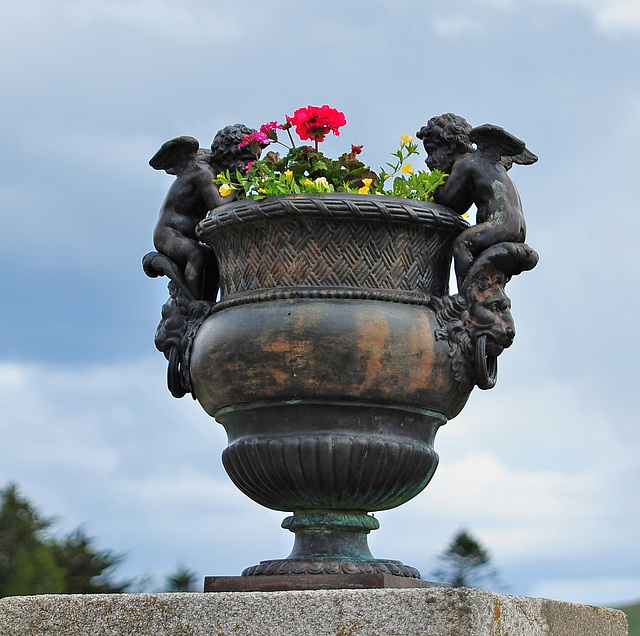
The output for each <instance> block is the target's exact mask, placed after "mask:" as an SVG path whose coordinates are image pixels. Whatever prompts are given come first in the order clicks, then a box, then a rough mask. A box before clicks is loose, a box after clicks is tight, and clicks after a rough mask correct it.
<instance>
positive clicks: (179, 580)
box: [165, 564, 198, 592]
mask: <svg viewBox="0 0 640 636" xmlns="http://www.w3.org/2000/svg"><path fill="white" fill-rule="evenodd" d="M165 588H166V591H167V592H196V591H197V590H198V575H197V574H196V572H194V571H193V570H189V569H188V568H187V567H185V566H184V565H182V564H178V566H177V567H176V571H175V572H174V573H173V574H170V575H169V576H168V577H167V580H166V583H165Z"/></svg>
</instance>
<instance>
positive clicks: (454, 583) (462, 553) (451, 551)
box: [433, 531, 497, 587]
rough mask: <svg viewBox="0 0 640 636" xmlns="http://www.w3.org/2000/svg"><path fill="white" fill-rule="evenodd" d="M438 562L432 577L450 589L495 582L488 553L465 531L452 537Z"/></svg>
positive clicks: (495, 573)
mask: <svg viewBox="0 0 640 636" xmlns="http://www.w3.org/2000/svg"><path fill="white" fill-rule="evenodd" d="M438 561H439V562H440V567H439V568H438V569H437V570H435V571H434V572H433V576H434V577H435V578H436V580H437V581H439V582H440V583H445V584H447V585H451V587H481V584H482V583H483V582H484V581H489V580H493V581H495V580H497V571H496V570H495V569H494V568H493V567H492V566H491V563H490V562H491V557H490V556H489V553H488V552H487V550H486V549H485V548H483V547H482V546H481V545H480V543H478V541H476V540H475V539H474V538H473V537H472V536H471V535H470V534H469V533H468V532H466V531H461V532H458V534H456V535H455V536H454V538H453V540H452V541H451V543H450V545H449V547H448V548H447V549H446V550H445V551H444V552H443V553H442V554H441V555H440V556H438Z"/></svg>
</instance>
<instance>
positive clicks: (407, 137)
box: [400, 135, 413, 148]
mask: <svg viewBox="0 0 640 636" xmlns="http://www.w3.org/2000/svg"><path fill="white" fill-rule="evenodd" d="M400 140H401V141H402V147H403V148H404V147H405V146H406V145H407V144H408V143H409V142H410V141H413V137H412V136H411V135H400Z"/></svg>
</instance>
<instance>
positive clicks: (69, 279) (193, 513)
mask: <svg viewBox="0 0 640 636" xmlns="http://www.w3.org/2000/svg"><path fill="white" fill-rule="evenodd" d="M639 54H640V1H638V0H483V1H480V0H448V1H447V2H433V1H431V0H366V1H364V0H351V1H350V2H344V1H338V0H324V2H322V3H321V4H320V5H312V4H311V3H307V2H300V1H296V0H274V1H271V2H261V1H259V0H244V1H243V2H241V3H235V4H233V5H229V3H222V2H219V1H218V0H183V1H181V2H175V1H173V0H56V2H52V1H51V0H21V1H20V2H19V3H9V2H3V3H2V4H1V5H0V55H1V57H2V59H3V64H2V65H1V67H0V77H1V78H2V79H1V84H0V86H1V90H2V102H1V103H2V105H1V107H0V108H1V110H0V113H1V117H0V140H1V142H0V143H1V147H2V153H0V213H1V217H2V226H3V230H2V236H3V238H4V240H3V247H2V250H0V261H1V267H2V271H3V273H4V276H3V281H2V288H3V293H2V298H3V302H2V310H1V311H0V328H1V329H0V333H1V334H2V337H1V340H0V411H1V415H0V487H2V486H3V485H6V484H7V483H8V482H9V481H11V480H13V481H16V482H17V483H18V485H19V487H20V488H21V490H22V492H23V493H24V494H25V495H26V496H27V497H28V498H30V499H31V500H32V501H33V502H34V503H37V504H38V505H39V506H40V509H41V512H42V513H43V514H45V515H48V516H52V515H59V521H58V524H57V526H56V528H58V529H59V530H60V531H69V530H71V529H72V528H74V527H76V526H78V525H80V524H84V528H85V530H86V531H87V532H88V533H89V534H90V535H93V536H95V537H97V540H98V544H99V545H100V546H102V547H105V548H111V549H114V550H116V551H120V552H126V553H127V558H126V560H125V562H124V564H123V566H122V567H121V568H120V570H119V572H120V573H121V574H122V575H123V576H140V575H142V574H149V575H153V576H156V577H158V578H161V577H162V576H163V575H165V574H166V573H168V572H169V571H171V570H173V569H174V567H175V565H176V563H177V562H182V563H184V564H186V565H188V566H189V567H191V568H193V569H194V570H197V572H198V575H199V576H204V575H208V574H239V573H240V571H241V570H242V569H243V568H244V567H246V566H248V565H251V564H255V563H257V562H258V561H259V560H261V559H266V558H280V557H283V556H286V554H287V553H288V551H289V549H290V546H291V542H292V535H290V533H288V532H286V531H284V530H282V529H280V528H279V523H280V521H281V519H282V518H283V517H284V516H285V514H284V513H282V514H281V513H277V512H273V511H268V510H266V509H263V508H261V507H260V506H258V505H257V504H255V503H253V502H252V501H250V500H248V499H247V498H246V497H245V496H244V495H242V494H241V493H240V492H239V491H238V490H236V489H235V487H234V486H233V485H232V484H231V482H230V481H229V479H228V478H227V477H226V475H225V473H224V471H223V469H222V467H221V462H220V454H221V452H222V450H223V448H224V446H225V441H226V438H225V434H224V430H223V429H222V427H221V426H219V425H218V424H216V422H215V421H213V420H212V419H211V418H209V417H208V416H206V415H205V414H204V412H203V411H202V410H201V409H200V407H199V406H198V404H197V403H195V402H193V401H191V399H190V398H184V399H182V400H175V399H173V398H172V397H171V396H170V394H169V392H168V391H167V390H166V388H165V378H164V374H165V361H164V358H163V357H162V355H161V354H159V353H158V352H157V351H156V350H155V348H154V346H153V334H154V331H155V328H156V324H157V322H158V319H159V315H160V307H161V305H162V303H163V302H164V300H165V298H166V282H165V281H162V280H159V279H156V280H151V279H148V278H146V277H145V276H144V274H143V273H142V269H141V265H140V260H141V257H142V256H143V255H144V254H145V253H146V252H147V251H149V250H150V249H151V248H152V244H151V233H152V229H153V225H154V223H155V219H156V216H157V212H158V209H159V207H160V204H161V202H162V198H163V196H164V193H165V191H166V189H167V188H168V187H169V185H170V184H171V177H169V176H167V175H165V174H164V173H159V172H155V171H154V170H152V169H151V168H150V167H149V166H148V160H149V158H150V157H151V156H152V155H153V154H154V153H155V151H156V150H157V149H158V147H159V146H160V145H161V144H162V143H163V142H164V141H165V140H167V139H170V138H172V137H175V136H178V135H192V136H195V137H196V138H198V139H199V140H200V142H201V144H202V145H203V146H208V145H209V143H210V142H211V139H212V137H213V135H214V134H215V132H216V131H217V130H218V129H219V128H221V127H222V126H224V125H227V124H229V123H235V122H244V123H246V124H249V125H252V126H258V125H260V124H261V123H263V122H265V121H269V120H274V119H275V120H280V121H282V120H283V119H284V115H285V114H292V113H293V111H294V110H295V109H296V108H298V107H301V106H306V105H307V104H315V105H322V104H325V103H326V104H329V105H331V106H333V107H336V108H339V109H340V110H342V111H344V112H345V114H346V117H347V120H348V124H347V126H346V127H345V128H344V129H343V132H342V135H341V136H340V138H338V139H331V140H329V141H327V151H329V152H333V151H335V152H343V151H344V150H346V149H348V147H349V144H351V143H358V144H364V146H365V148H364V153H363V155H362V156H363V158H364V160H366V161H367V162H368V163H370V164H371V165H372V166H373V167H374V168H377V167H379V166H381V165H382V164H383V163H384V162H385V161H387V160H388V159H389V158H390V155H389V153H390V152H392V151H393V150H395V148H396V147H397V142H398V136H399V135H400V134H407V133H409V134H413V133H415V131H416V130H417V129H418V128H419V127H420V126H421V125H423V124H424V123H425V122H426V120H427V119H428V118H429V117H431V116H433V115H438V114H441V113H443V112H449V111H453V112H456V113H458V114H460V115H463V116H465V117H466V118H467V119H468V120H469V121H470V122H471V123H472V124H474V125H478V124H482V123H487V122H489V123H495V124H498V125H501V126H503V127H505V128H506V129H507V130H509V131H511V132H512V133H514V134H515V135H517V136H518V137H520V138H522V139H524V140H525V141H526V142H527V145H528V147H529V148H530V149H531V150H533V151H534V152H535V153H536V154H538V155H539V157H540V161H539V162H538V163H537V164H536V165H534V166H531V167H517V166H516V167H514V169H513V171H512V173H511V174H512V177H513V178H514V180H515V181H516V183H517V184H518V188H519V190H520V193H521V196H522V199H523V202H524V207H525V213H526V215H527V225H528V230H529V234H528V238H527V242H528V243H529V244H530V245H531V246H533V247H534V248H535V249H536V250H537V251H538V252H539V254H540V264H539V266H538V267H537V268H536V269H535V270H534V271H533V272H530V273H526V274H524V275H522V276H520V277H519V278H518V279H516V280H513V281H512V282H511V284H510V285H509V288H508V290H509V295H510V296H511V298H512V301H513V313H514V317H515V320H516V325H517V329H518V336H517V338H516V342H515V344H514V346H513V347H512V348H511V349H510V350H508V351H507V352H505V353H504V355H503V356H502V357H501V358H500V365H499V366H500V374H499V382H498V385H497V387H496V388H495V389H494V390H492V391H486V392H483V391H477V390H476V392H475V393H474V394H473V395H472V397H471V400H470V401H469V404H468V406H467V407H466V409H465V410H464V411H463V412H462V414H461V415H460V416H459V417H458V418H456V419H454V420H452V421H451V422H449V423H448V424H447V425H446V426H445V427H444V428H443V429H441V431H440V432H439V434H438V439H437V440H436V448H437V450H438V452H439V454H440V458H441V464H440V467H439V469H438V471H437V473H436V475H435V477H434V479H433V481H432V483H431V485H430V486H429V487H428V488H427V489H426V490H425V491H424V493H422V494H421V495H419V496H418V497H417V498H415V499H414V500H413V501H412V502H410V503H408V504H406V505H405V506H403V507H401V508H399V509H396V510H394V511H389V512H386V513H380V514H379V515H378V517H379V519H380V520H381V524H382V527H381V529H380V530H378V531H376V532H374V533H372V535H371V537H370V543H371V546H372V550H373V551H374V553H375V554H376V555H377V556H380V557H389V558H397V559H401V560H402V561H404V562H405V563H409V564H411V565H414V566H416V567H418V568H419V569H420V570H421V571H422V573H423V576H424V577H425V578H429V573H430V572H431V571H432V570H433V569H434V567H435V557H436V555H437V554H438V553H439V552H441V551H442V550H443V549H444V548H445V547H446V545H447V543H448V541H449V540H450V539H451V537H452V535H453V534H454V533H455V532H456V531H457V530H459V529H461V528H466V529H468V530H469V531H471V532H472V534H474V535H475V536H476V537H477V538H478V539H480V541H481V542H482V543H483V544H484V545H485V546H486V547H487V548H488V549H489V550H490V552H491V554H492V556H493V559H494V562H495V565H496V566H497V567H498V569H499V570H500V572H501V575H502V580H503V581H504V584H505V585H504V588H503V589H504V590H505V591H507V592H509V593H514V594H523V595H529V596H546V597H550V598H555V599H560V600H568V601H575V602H583V603H595V604H615V603H622V602H625V601H632V600H636V599H638V598H640V545H639V542H638V538H637V537H638V530H637V529H638V527H640V494H639V489H638V482H639V481H640V461H639V459H638V458H639V456H640V432H639V427H638V423H639V422H638V415H637V413H638V407H637V397H638V393H639V390H640V386H639V383H638V353H639V352H640V342H639V336H638V330H637V328H636V327H634V324H635V320H636V319H637V314H638V311H639V310H640V302H639V301H638V298H637V291H638V277H639V275H640V265H639V262H640V260H639V259H638V248H637V242H636V241H637V240H636V239H634V238H633V232H634V230H633V223H634V222H635V221H636V220H637V218H638V209H639V207H640V206H639V205H638V202H637V191H638V188H637V184H638V174H640V159H639V158H638V147H639V145H640V70H639V69H640V64H639V62H640V56H639ZM634 316H635V317H636V318H634Z"/></svg>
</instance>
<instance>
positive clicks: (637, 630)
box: [620, 603, 640, 636]
mask: <svg viewBox="0 0 640 636" xmlns="http://www.w3.org/2000/svg"><path fill="white" fill-rule="evenodd" d="M620 609H621V610H622V611H623V612H624V613H625V614H626V615H627V619H628V620H629V636H640V603H636V604H635V605H627V606H625V607H621V608H620Z"/></svg>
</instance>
